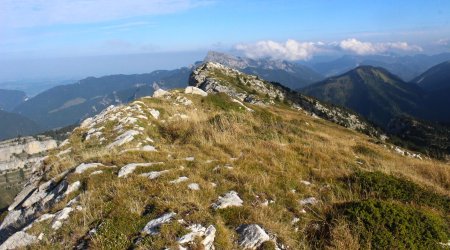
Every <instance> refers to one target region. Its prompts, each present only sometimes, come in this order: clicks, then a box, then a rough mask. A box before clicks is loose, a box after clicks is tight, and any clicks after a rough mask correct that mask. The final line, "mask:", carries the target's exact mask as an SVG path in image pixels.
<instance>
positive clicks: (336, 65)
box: [306, 53, 450, 81]
mask: <svg viewBox="0 0 450 250" xmlns="http://www.w3.org/2000/svg"><path fill="white" fill-rule="evenodd" d="M448 60H450V53H441V54H437V55H421V54H418V55H412V56H399V55H369V56H358V55H344V56H342V57H340V58H338V59H335V60H331V61H326V62H320V63H314V62H311V63H308V62H307V63H306V65H308V66H310V67H311V68H313V69H314V70H316V71H317V72H319V73H321V74H322V75H324V76H326V77H330V76H334V75H340V74H342V73H345V72H346V71H349V70H351V69H353V68H356V67H358V66H362V65H368V66H369V65H370V66H374V67H383V68H385V69H387V70H388V71H390V72H392V73H394V74H395V75H398V76H399V77H401V78H402V79H403V80H404V81H411V80H412V79H414V78H415V77H417V76H418V75H420V74H422V73H423V72H425V71H426V70H428V69H429V68H431V67H433V66H435V65H436V64H439V63H442V62H444V61H448Z"/></svg>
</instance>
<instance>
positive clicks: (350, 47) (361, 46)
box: [339, 38, 422, 55]
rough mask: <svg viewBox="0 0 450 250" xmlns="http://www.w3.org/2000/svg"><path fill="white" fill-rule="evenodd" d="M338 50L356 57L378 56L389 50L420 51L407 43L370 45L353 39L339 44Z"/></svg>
mask: <svg viewBox="0 0 450 250" xmlns="http://www.w3.org/2000/svg"><path fill="white" fill-rule="evenodd" d="M339 48H341V49H342V50H346V51H351V52H353V53H356V54H358V55H372V54H379V53H384V52H387V51H391V50H394V51H395V50H400V51H422V48H421V47H419V46H417V45H410V44H408V43H407V42H386V43H371V42H362V41H359V40H357V39H355V38H350V39H346V40H342V41H341V42H340V43H339Z"/></svg>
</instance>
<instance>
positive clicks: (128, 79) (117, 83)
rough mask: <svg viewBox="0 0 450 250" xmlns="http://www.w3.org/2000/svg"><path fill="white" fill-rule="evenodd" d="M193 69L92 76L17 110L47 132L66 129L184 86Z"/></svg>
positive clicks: (47, 92) (48, 91) (29, 101)
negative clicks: (108, 109)
mask: <svg viewBox="0 0 450 250" xmlns="http://www.w3.org/2000/svg"><path fill="white" fill-rule="evenodd" d="M189 74H190V69H188V68H182V69H177V70H172V71H169V70H160V71H154V72H152V73H148V74H140V75H111V76H104V77H100V78H95V77H89V78H86V79H83V80H81V81H79V82H77V83H74V84H69V85H62V86H57V87H54V88H51V89H49V90H47V91H44V92H43V93H41V94H38V95H37V96H35V97H33V98H30V99H29V100H28V101H27V102H25V103H23V104H21V105H19V106H18V107H16V108H15V110H14V111H15V112H17V113H19V114H21V115H24V116H26V117H28V118H30V119H32V120H34V121H36V122H37V123H38V124H39V125H40V126H41V127H43V128H45V129H53V128H58V127H64V126H67V125H71V124H74V123H77V122H79V121H80V120H82V119H84V118H86V117H89V116H92V115H94V114H97V113H99V112H100V111H102V110H103V109H104V108H106V107H108V106H109V105H111V104H119V103H127V102H130V101H132V100H134V99H135V98H137V97H141V96H145V95H151V94H152V93H153V91H154V89H155V88H160V87H163V88H173V87H179V84H182V85H183V84H185V83H186V82H187V79H188V77H189Z"/></svg>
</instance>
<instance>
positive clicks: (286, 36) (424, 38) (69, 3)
mask: <svg viewBox="0 0 450 250" xmlns="http://www.w3.org/2000/svg"><path fill="white" fill-rule="evenodd" d="M449 39H450V1H447V0H433V1H429V0H428V1H426V0H422V1H419V0H408V1H403V0H397V1H396V0H373V1H363V0H352V1H351V0H339V1H337V0H292V1H289V0H278V1H276V0H259V1H256V0H226V1H221V0H127V1H123V0H1V1H0V58H2V59H0V60H2V61H4V60H24V59H25V60H26V59H29V58H32V59H36V58H70V57H80V56H100V55H124V54H140V53H174V52H183V53H186V52H191V53H194V52H198V53H199V54H200V52H201V53H204V52H205V51H207V50H221V51H231V52H233V53H239V54H244V55H246V56H250V57H266V56H269V57H274V58H277V59H288V60H309V59H311V58H313V57H314V56H316V55H320V54H327V53H328V54H329V53H344V52H345V53H353V54H382V53H390V52H395V53H439V52H447V51H450V45H449V44H450V42H449ZM199 59H201V58H199ZM189 60H191V58H189ZM0 63H1V62H0ZM183 63H185V61H183Z"/></svg>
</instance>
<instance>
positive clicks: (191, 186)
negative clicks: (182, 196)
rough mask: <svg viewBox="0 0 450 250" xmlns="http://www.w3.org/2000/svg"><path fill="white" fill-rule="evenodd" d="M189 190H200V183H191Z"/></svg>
mask: <svg viewBox="0 0 450 250" xmlns="http://www.w3.org/2000/svg"><path fill="white" fill-rule="evenodd" d="M188 188H189V189H190V190H194V191H196V190H200V185H198V183H191V184H189V185H188Z"/></svg>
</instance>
